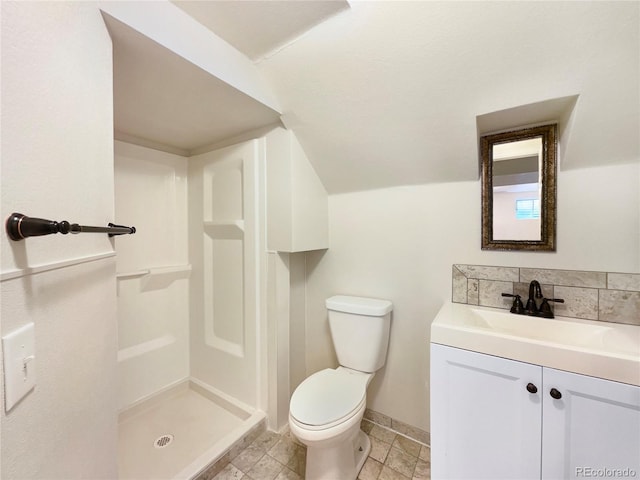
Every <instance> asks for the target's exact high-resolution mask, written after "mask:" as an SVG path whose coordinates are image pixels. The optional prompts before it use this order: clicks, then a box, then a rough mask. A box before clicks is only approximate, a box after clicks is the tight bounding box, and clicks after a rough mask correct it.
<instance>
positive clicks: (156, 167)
mask: <svg viewBox="0 0 640 480" xmlns="http://www.w3.org/2000/svg"><path fill="white" fill-rule="evenodd" d="M114 171H115V179H114V180H115V210H116V218H122V219H126V220H127V222H128V223H129V224H131V225H134V226H135V227H136V228H137V230H138V231H137V233H136V234H135V235H133V236H132V237H122V238H116V240H115V245H116V251H117V254H118V256H117V262H116V265H117V282H118V372H119V375H118V380H119V388H118V397H119V402H118V407H119V408H120V409H123V408H125V407H128V406H131V405H132V404H133V403H135V402H136V401H140V400H142V399H144V398H146V397H148V396H150V395H153V394H155V393H157V392H159V391H161V390H163V389H165V388H167V387H170V386H172V385H174V384H176V383H178V382H180V381H182V380H184V379H186V378H187V377H188V376H189V274H190V270H191V266H190V265H189V261H188V260H189V259H188V256H189V255H188V243H187V240H188V228H187V158H186V157H182V156H179V155H173V154H170V153H165V152H160V151H158V150H153V149H150V148H144V147H140V146H137V145H132V144H129V143H125V142H119V141H116V142H115V160H114Z"/></svg>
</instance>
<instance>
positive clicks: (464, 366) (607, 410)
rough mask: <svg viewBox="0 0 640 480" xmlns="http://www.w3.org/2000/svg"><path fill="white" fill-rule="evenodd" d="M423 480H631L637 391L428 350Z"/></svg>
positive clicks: (639, 462) (637, 445)
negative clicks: (427, 474)
mask: <svg viewBox="0 0 640 480" xmlns="http://www.w3.org/2000/svg"><path fill="white" fill-rule="evenodd" d="M431 443H432V445H431V463H432V465H431V475H432V476H431V478H432V479H434V480H440V479H494V480H497V479H523V480H524V479H545V480H550V479H559V480H560V479H561V480H565V479H574V478H576V479H577V478H588V477H599V478H632V477H637V476H640V387H637V386H633V385H628V384H623V383H618V382H613V381H609V380H603V379H599V378H594V377H589V376H585V375H579V374H575V373H570V372H565V371H561V370H556V369H552V368H547V367H541V366H539V365H533V364H530V363H524V362H520V361H515V360H508V359H505V358H501V357H496V356H492V355H486V354H482V353H476V352H471V351H468V350H462V349H459V348H454V347H448V346H444V345H439V344H432V345H431Z"/></svg>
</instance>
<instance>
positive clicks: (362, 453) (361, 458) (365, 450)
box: [355, 430, 371, 478]
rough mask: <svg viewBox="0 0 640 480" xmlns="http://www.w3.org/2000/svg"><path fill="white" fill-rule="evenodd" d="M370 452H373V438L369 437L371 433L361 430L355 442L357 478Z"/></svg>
mask: <svg viewBox="0 0 640 480" xmlns="http://www.w3.org/2000/svg"><path fill="white" fill-rule="evenodd" d="M369 452H371V440H370V439H369V435H367V434H366V433H364V432H363V431H362V430H360V431H359V432H358V436H357V438H356V443H355V457H356V478H358V475H359V474H360V470H362V466H363V465H364V462H366V461H367V457H368V456H369Z"/></svg>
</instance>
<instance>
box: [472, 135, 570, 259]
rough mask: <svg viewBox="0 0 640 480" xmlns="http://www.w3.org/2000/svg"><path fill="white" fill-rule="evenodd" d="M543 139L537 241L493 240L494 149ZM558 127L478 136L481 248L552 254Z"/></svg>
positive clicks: (554, 232) (554, 236)
mask: <svg viewBox="0 0 640 480" xmlns="http://www.w3.org/2000/svg"><path fill="white" fill-rule="evenodd" d="M535 137H542V159H541V160H542V167H541V181H542V188H541V195H542V198H541V199H540V230H541V231H540V240H494V238H493V146H494V145H496V144H501V143H509V142H517V141H520V140H527V139H531V138H535ZM557 149H558V143H557V125H556V124H549V125H542V126H538V127H530V128H521V129H518V130H511V131H508V132H502V133H495V134H490V135H484V136H482V137H480V155H481V162H482V249H483V250H529V251H545V250H546V251H555V249H556V246H555V244H556V157H557Z"/></svg>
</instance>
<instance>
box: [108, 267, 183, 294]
mask: <svg viewBox="0 0 640 480" xmlns="http://www.w3.org/2000/svg"><path fill="white" fill-rule="evenodd" d="M190 275H191V265H190V264H185V265H168V266H162V267H151V268H147V269H141V270H132V271H129V272H121V273H116V278H117V279H118V280H119V281H123V280H134V279H139V280H140V291H142V292H147V291H150V290H159V289H162V288H166V287H168V286H169V285H171V284H172V283H173V282H175V281H176V280H181V279H183V278H189V276H190Z"/></svg>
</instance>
